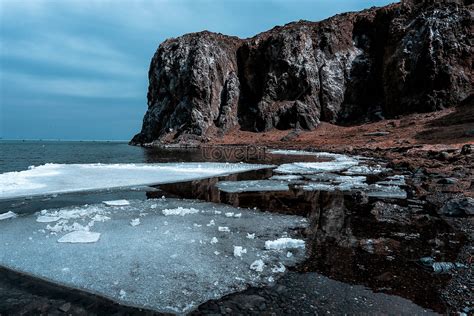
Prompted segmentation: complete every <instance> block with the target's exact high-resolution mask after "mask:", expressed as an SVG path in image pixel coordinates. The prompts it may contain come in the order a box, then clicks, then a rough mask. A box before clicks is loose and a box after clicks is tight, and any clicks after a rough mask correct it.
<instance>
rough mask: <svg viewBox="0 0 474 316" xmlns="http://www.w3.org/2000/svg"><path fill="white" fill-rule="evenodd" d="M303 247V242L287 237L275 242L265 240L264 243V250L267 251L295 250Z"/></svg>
mask: <svg viewBox="0 0 474 316" xmlns="http://www.w3.org/2000/svg"><path fill="white" fill-rule="evenodd" d="M304 247H305V242H304V240H301V239H293V238H288V237H284V238H278V239H276V240H267V241H266V242H265V249H267V250H281V249H296V248H304Z"/></svg>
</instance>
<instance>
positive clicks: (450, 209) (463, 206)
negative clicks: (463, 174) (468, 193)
mask: <svg viewBox="0 0 474 316" xmlns="http://www.w3.org/2000/svg"><path fill="white" fill-rule="evenodd" d="M440 212H441V214H443V215H446V216H452V217H464V216H473V215H474V199H473V198H469V197H464V198H453V199H451V200H449V201H447V202H446V203H445V204H444V206H443V207H442V208H441V210H440Z"/></svg>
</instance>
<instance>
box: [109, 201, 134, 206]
mask: <svg viewBox="0 0 474 316" xmlns="http://www.w3.org/2000/svg"><path fill="white" fill-rule="evenodd" d="M102 203H104V204H105V205H108V206H125V205H130V202H129V201H127V200H113V201H103V202H102Z"/></svg>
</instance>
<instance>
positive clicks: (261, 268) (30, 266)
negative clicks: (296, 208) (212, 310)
mask: <svg viewBox="0 0 474 316" xmlns="http://www.w3.org/2000/svg"><path fill="white" fill-rule="evenodd" d="M179 207H181V208H182V209H195V210H198V212H196V213H191V214H187V215H186V216H165V215H163V212H162V211H163V210H165V209H178V208H179ZM216 212H218V213H219V214H216ZM145 213H146V214H147V215H145V216H141V217H139V214H145ZM226 213H234V214H242V215H241V217H235V216H232V217H227V216H225V214H226ZM97 215H101V216H106V217H107V218H109V219H108V220H105V221H94V220H93V219H94V218H96V216H97ZM39 216H56V217H61V219H60V220H58V221H57V222H55V223H42V222H37V218H38V217H39ZM138 217H139V218H140V225H138V226H135V227H133V226H131V225H130V222H131V221H132V220H134V219H136V218H138ZM211 221H214V223H215V225H211V226H208V225H207V224H209V223H210V222H211ZM91 222H93V224H92V225H90V223H91ZM51 224H60V227H68V229H72V232H74V234H72V235H71V234H70V233H71V231H70V230H63V229H60V230H58V231H55V230H48V229H47V227H48V225H51ZM74 224H76V225H74ZM305 225H307V224H306V221H305V219H303V218H301V217H298V216H286V215H278V214H271V213H262V212H258V211H253V210H247V209H237V208H233V207H231V206H225V205H218V204H213V203H204V202H197V201H191V200H178V199H170V198H168V199H166V200H164V199H163V200H162V199H157V200H148V201H138V200H130V205H128V206H106V205H104V204H103V203H101V204H94V205H88V206H82V207H70V208H63V209H55V210H44V211H42V212H39V213H37V214H32V215H29V216H21V217H17V218H14V219H11V220H8V221H0V231H1V232H2V233H1V234H0V265H1V266H4V267H7V268H10V269H13V270H16V271H20V272H24V273H27V274H29V275H32V276H36V277H39V278H43V279H46V280H49V281H52V282H55V283H58V284H61V285H64V286H69V287H72V288H77V289H80V290H84V291H88V292H91V293H96V294H99V295H102V296H105V297H108V298H111V299H113V300H115V301H117V302H120V303H123V304H127V305H132V306H137V307H144V308H149V309H154V310H157V311H160V312H170V313H183V312H186V311H188V310H190V309H192V308H193V307H195V306H197V305H199V304H200V303H202V302H204V301H207V300H209V299H215V298H218V297H221V296H223V295H226V294H228V293H231V292H235V291H239V290H243V289H245V288H246V287H248V286H250V285H254V286H259V285H265V284H268V283H269V282H270V281H269V279H270V280H274V279H277V278H278V277H279V276H280V275H282V273H281V272H279V271H282V269H283V268H282V266H286V267H288V266H294V265H295V264H296V263H297V262H301V261H302V260H303V259H304V256H305V249H304V248H298V249H294V250H292V253H293V256H291V257H287V252H286V251H283V250H275V249H272V250H267V249H265V242H266V241H275V240H279V238H282V237H284V238H290V236H291V235H290V233H291V232H293V231H294V228H296V227H302V226H305ZM84 227H88V228H87V229H85V230H84ZM223 227H226V228H227V229H221V228H223ZM68 234H69V235H68ZM97 234H100V238H99V239H98V240H96V241H95V242H92V241H93V240H94V238H92V237H95V238H97V237H98V236H99V235H97ZM253 234H254V235H253ZM249 235H252V236H254V238H247V237H248V236H249ZM71 236H72V237H74V238H72V237H71ZM291 238H300V237H297V236H292V237H291ZM61 240H62V241H68V242H66V243H62V242H58V241H61ZM77 241H91V242H90V243H74V242H77ZM216 241H217V242H216ZM262 263H263V264H262Z"/></svg>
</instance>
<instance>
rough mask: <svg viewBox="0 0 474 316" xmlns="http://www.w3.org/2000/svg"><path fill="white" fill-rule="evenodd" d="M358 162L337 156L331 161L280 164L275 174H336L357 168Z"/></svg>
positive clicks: (347, 157)
mask: <svg viewBox="0 0 474 316" xmlns="http://www.w3.org/2000/svg"><path fill="white" fill-rule="evenodd" d="M358 163H359V161H358V160H357V159H354V158H351V157H349V156H344V155H338V156H337V158H335V159H334V160H333V161H322V162H294V163H287V164H282V165H280V166H279V167H278V168H276V169H275V172H277V173H282V174H293V175H295V174H296V175H305V174H315V173H322V172H337V171H343V170H347V169H349V168H351V167H353V166H357V164H358Z"/></svg>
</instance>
